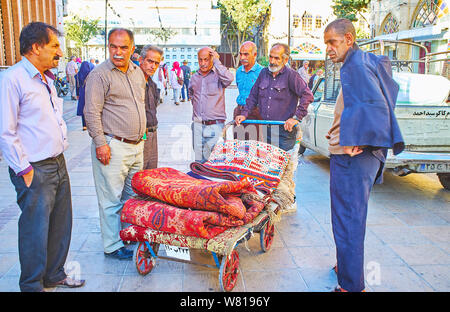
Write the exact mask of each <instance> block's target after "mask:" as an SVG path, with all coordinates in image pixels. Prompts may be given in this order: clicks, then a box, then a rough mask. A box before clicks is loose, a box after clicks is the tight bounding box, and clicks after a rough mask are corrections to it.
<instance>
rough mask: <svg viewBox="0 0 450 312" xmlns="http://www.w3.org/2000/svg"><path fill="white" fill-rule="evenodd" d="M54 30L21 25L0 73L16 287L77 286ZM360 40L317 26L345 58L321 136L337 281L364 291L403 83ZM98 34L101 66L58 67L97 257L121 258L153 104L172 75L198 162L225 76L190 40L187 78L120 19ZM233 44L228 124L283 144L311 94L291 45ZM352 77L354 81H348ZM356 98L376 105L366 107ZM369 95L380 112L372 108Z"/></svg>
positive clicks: (207, 145) (151, 148)
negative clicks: (87, 169)
mask: <svg viewBox="0 0 450 312" xmlns="http://www.w3.org/2000/svg"><path fill="white" fill-rule="evenodd" d="M60 35H61V34H60V33H59V32H58V30H57V29H55V28H54V27H52V26H50V25H48V24H45V23H41V22H33V23H30V24H28V25H27V26H25V27H24V28H23V29H22V31H21V34H20V52H21V54H22V56H23V58H22V60H21V61H20V62H18V63H17V64H15V65H14V66H12V67H11V68H9V69H8V70H6V71H4V72H2V73H1V75H0V103H1V104H0V116H1V119H0V148H1V150H2V152H3V155H4V158H5V160H6V162H7V163H8V165H9V174H10V178H11V181H12V183H13V184H14V186H15V189H16V192H17V203H18V205H19V207H20V209H21V211H22V213H21V215H20V218H19V260H20V267H21V275H20V280H19V285H20V289H21V291H43V288H44V287H56V286H62V287H81V286H83V285H84V284H85V281H84V280H78V279H74V278H72V277H70V276H67V274H66V273H65V271H64V263H65V261H66V258H67V254H68V251H69V245H70V240H71V227H72V202H71V193H70V181H69V175H68V172H67V168H66V162H65V159H64V154H63V153H64V151H65V150H66V149H67V147H68V140H67V127H66V124H65V122H64V120H63V118H62V104H63V101H62V99H60V98H59V97H58V96H57V94H56V90H55V87H54V86H53V84H52V82H53V80H54V78H55V77H54V76H53V74H52V73H51V71H50V70H51V69H52V68H55V67H57V66H58V62H59V60H60V58H61V57H63V52H62V51H61V49H60V45H59V41H58V36H60ZM355 37H356V35H355V30H354V28H353V25H352V23H351V22H350V21H348V20H345V19H339V20H336V21H334V22H332V23H330V24H329V25H328V26H327V28H326V29H325V33H324V40H325V44H326V45H327V53H328V55H329V57H330V59H331V61H333V62H343V63H344V65H343V69H342V70H341V79H342V81H343V84H342V86H343V87H342V91H341V94H340V97H339V98H340V102H339V103H340V104H337V105H336V112H335V120H334V122H333V128H332V129H331V130H330V133H329V136H330V138H331V139H330V144H331V141H332V142H333V146H331V145H330V151H331V153H332V157H331V168H330V175H331V177H330V179H331V180H330V185H331V187H330V193H331V211H332V224H333V233H334V237H335V242H336V251H337V255H336V258H337V265H336V273H337V275H338V282H339V287H337V288H336V291H362V290H363V289H364V270H363V251H364V247H363V245H364V243H363V241H364V231H365V216H366V214H367V203H368V197H369V193H370V190H371V187H372V185H373V184H374V183H375V182H376V181H377V182H378V181H379V179H380V173H381V172H382V168H383V163H384V159H385V158H384V157H385V155H386V149H387V148H392V147H393V148H394V153H398V152H400V151H401V150H402V148H403V145H402V144H403V141H402V137H401V134H400V131H399V128H398V125H397V123H396V119H395V115H394V114H393V105H394V103H395V101H394V103H393V102H392V99H394V100H395V96H396V92H398V86H397V85H396V84H395V82H393V80H392V78H391V75H390V67H389V65H390V64H389V60H388V59H387V58H384V57H378V56H375V55H373V54H370V53H366V52H362V51H361V50H359V48H358V47H357V45H356V44H355ZM107 41H108V50H109V58H108V59H106V60H105V61H104V62H102V63H101V64H98V65H97V66H94V65H92V64H89V63H90V62H82V63H81V64H80V66H79V67H78V66H77V65H76V58H72V59H71V61H70V62H69V64H68V65H67V70H66V71H67V72H66V74H67V76H68V79H69V82H71V86H72V88H71V92H72V96H74V94H77V95H76V96H77V97H78V100H79V104H80V105H79V107H78V114H80V115H81V116H82V120H83V121H82V122H83V127H85V129H86V130H87V131H88V133H89V136H90V137H91V138H92V144H91V158H92V170H93V176H94V182H95V189H96V194H97V198H98V205H99V216H100V226H101V237H102V242H103V249H104V254H105V256H106V257H112V258H116V259H121V260H122V259H131V258H132V251H130V250H129V249H127V248H126V247H125V245H124V242H123V241H122V240H121V239H120V236H119V231H120V230H121V228H122V224H121V220H120V212H121V209H122V207H123V205H124V203H125V201H126V200H127V199H129V198H130V197H132V196H134V195H135V194H134V192H133V189H132V187H131V179H132V177H133V175H134V174H135V173H136V172H138V171H140V170H142V169H152V168H156V167H157V166H158V143H157V128H158V120H157V115H156V110H157V107H158V105H159V104H160V103H161V98H162V94H164V93H165V92H167V83H169V84H170V85H171V87H172V89H173V101H174V103H175V104H179V102H180V97H181V101H185V100H188V101H191V104H192V108H193V114H192V138H193V142H192V146H193V149H194V152H195V160H196V161H199V162H204V161H206V160H207V159H208V157H209V155H210V153H211V151H212V149H213V147H214V145H215V144H216V142H217V140H218V138H219V136H220V134H221V132H222V129H223V127H224V123H225V121H226V120H227V115H226V111H225V90H226V88H227V87H228V86H229V85H230V84H231V83H232V81H233V80H234V75H233V74H232V72H231V71H230V70H229V69H228V68H226V67H225V66H224V65H223V64H222V63H221V61H220V57H219V55H218V53H217V52H216V51H214V50H213V49H212V48H210V47H203V48H201V49H199V51H198V54H197V55H198V63H199V69H198V71H197V72H195V73H194V74H192V76H191V70H190V68H189V67H188V66H187V64H183V66H179V63H178V62H174V63H173V65H172V68H171V69H169V68H167V66H160V64H161V62H162V60H163V57H164V53H163V50H162V49H160V48H159V47H157V46H155V45H146V46H144V47H143V48H142V50H141V51H140V53H139V54H138V53H135V45H134V35H133V32H131V31H130V30H128V29H125V28H114V29H111V30H110V31H109V33H108V36H107ZM239 55H240V60H241V63H242V65H241V66H240V67H239V68H238V69H237V70H236V83H237V87H238V91H239V96H238V97H237V100H236V107H235V109H234V114H233V118H234V120H235V122H236V125H237V126H239V125H240V124H241V123H242V122H243V121H245V120H246V119H249V118H251V119H258V120H282V121H284V125H282V126H280V127H277V129H275V130H271V131H268V132H267V134H265V138H264V139H265V140H267V142H269V143H272V144H276V145H277V146H279V147H280V148H281V149H284V150H286V151H288V150H291V149H292V148H293V146H294V144H295V140H296V137H295V133H294V132H295V131H293V130H294V127H295V126H296V125H297V124H298V123H299V122H300V121H301V120H302V119H303V118H304V117H305V116H306V115H307V112H308V110H307V109H308V105H309V104H310V103H312V102H313V100H314V99H313V95H312V93H311V90H310V87H308V83H309V80H308V81H306V80H304V78H303V76H302V75H301V74H299V73H298V72H297V71H295V70H293V69H292V68H290V67H288V66H286V65H287V63H288V61H289V55H290V48H289V46H288V45H286V44H283V43H277V44H274V45H273V46H272V47H271V49H270V52H269V66H268V67H265V68H264V67H263V66H261V65H260V64H258V63H257V62H256V56H257V46H256V45H255V44H254V43H253V42H250V41H247V42H245V43H244V44H242V46H241V47H240V51H239ZM374 69H375V70H376V72H373V71H374ZM317 75H319V73H318V74H317ZM374 79H377V81H378V83H377V84H376V85H375V86H374V85H373V84H372V83H371V81H374ZM74 81H75V87H74ZM76 81H78V91H76V89H77V87H76V86H77V84H76ZM357 85H361V87H358V88H355V86H357ZM379 86H381V87H379ZM74 88H75V89H74ZM366 88H368V89H370V92H369V93H367V92H365V91H364V90H365V89H366ZM364 92H365V93H364ZM365 101H369V102H370V103H373V104H371V105H369V106H368V107H366V106H364V105H363V104H364V103H365ZM344 103H345V104H344ZM375 105H378V106H379V107H383V108H384V109H378V110H374V112H373V113H372V112H371V111H370V109H371V108H372V107H374V106H375ZM341 116H342V117H341ZM361 120H363V121H364V122H361ZM43 125H45V126H43ZM355 125H358V127H354V126H355ZM255 133H256V137H250V138H249V139H257V140H258V139H261V135H260V133H258V131H256V132H255ZM336 147H338V148H336ZM31 237H32V239H30V238H31Z"/></svg>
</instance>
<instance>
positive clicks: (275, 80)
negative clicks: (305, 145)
mask: <svg viewBox="0 0 450 312" xmlns="http://www.w3.org/2000/svg"><path fill="white" fill-rule="evenodd" d="M288 60H289V46H287V45H286V44H282V43H276V44H274V45H273V46H272V48H271V49H270V54H269V67H267V68H264V69H263V70H262V71H261V73H260V74H259V76H258V79H257V80H256V82H255V85H254V86H253V88H252V89H251V91H250V95H249V96H248V98H247V101H246V104H245V106H244V107H243V108H242V110H241V114H240V115H238V116H236V118H235V121H236V124H238V125H239V124H240V123H241V122H242V121H244V120H245V119H247V117H248V115H249V113H250V112H251V111H252V110H253V109H254V108H255V107H258V108H259V111H260V113H261V117H262V119H265V120H281V121H285V123H284V126H282V127H276V128H275V129H272V128H269V129H268V130H269V133H268V136H267V141H268V143H271V144H273V145H277V146H279V147H280V148H282V149H284V150H286V151H287V150H290V149H292V148H293V147H294V144H295V141H296V133H295V131H292V130H293V127H294V126H295V125H296V124H297V123H298V122H299V120H302V119H303V117H304V116H306V114H307V113H308V111H307V107H308V105H309V104H310V103H311V102H312V101H313V100H314V98H313V95H312V93H311V91H310V90H309V88H308V86H307V85H306V83H305V82H304V81H303V79H301V78H300V75H299V74H298V73H297V72H295V71H294V70H293V69H291V68H288V67H286V66H285V65H286V63H287V61H288ZM299 104H300V105H299ZM272 130H275V133H272V132H273V131H272ZM277 130H278V131H277ZM276 132H278V135H277V134H276Z"/></svg>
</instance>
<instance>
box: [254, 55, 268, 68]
mask: <svg viewBox="0 0 450 312" xmlns="http://www.w3.org/2000/svg"><path fill="white" fill-rule="evenodd" d="M256 61H257V62H258V64H259V65H261V66H263V67H267V66H269V58H268V57H267V56H261V57H259V58H258V59H257V60H256Z"/></svg>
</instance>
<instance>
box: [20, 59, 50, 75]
mask: <svg viewBox="0 0 450 312" xmlns="http://www.w3.org/2000/svg"><path fill="white" fill-rule="evenodd" d="M21 62H22V66H23V67H24V68H25V70H26V72H27V73H28V75H30V78H34V77H36V75H38V74H39V75H40V74H41V73H40V72H39V70H38V69H37V68H36V67H35V66H34V65H33V64H32V63H31V62H30V61H29V60H28V59H27V58H26V57H23V58H22V60H21ZM44 75H46V76H47V77H49V78H50V79H52V80H55V75H54V74H53V73H52V72H51V71H50V70H46V71H45V72H44Z"/></svg>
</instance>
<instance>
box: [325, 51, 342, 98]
mask: <svg viewBox="0 0 450 312" xmlns="http://www.w3.org/2000/svg"><path fill="white" fill-rule="evenodd" d="M341 66H342V65H341V64H340V63H338V64H334V63H333V62H331V61H330V60H326V62H325V67H326V70H325V85H324V96H323V99H324V100H325V101H327V102H328V101H329V102H335V101H336V99H337V96H338V94H339V90H340V89H341V79H340V74H339V70H340V68H341Z"/></svg>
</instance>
